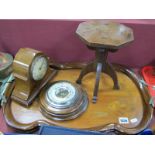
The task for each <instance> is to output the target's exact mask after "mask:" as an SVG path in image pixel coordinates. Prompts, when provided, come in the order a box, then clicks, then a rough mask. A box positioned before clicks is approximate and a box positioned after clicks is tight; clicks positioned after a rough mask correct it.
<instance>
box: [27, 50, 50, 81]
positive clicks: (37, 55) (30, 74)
mask: <svg viewBox="0 0 155 155" xmlns="http://www.w3.org/2000/svg"><path fill="white" fill-rule="evenodd" d="M37 57H44V58H45V59H46V62H47V70H46V72H45V75H44V76H43V77H42V78H41V79H39V80H35V79H34V78H33V75H32V74H33V73H32V67H33V66H32V64H33V62H34V61H35V59H36V58H37ZM48 68H49V60H48V58H47V56H46V55H44V54H43V53H38V54H36V55H35V56H34V58H33V60H32V61H31V64H30V66H29V76H30V80H33V81H35V82H39V81H41V80H43V79H44V78H45V76H46V74H47V72H48Z"/></svg>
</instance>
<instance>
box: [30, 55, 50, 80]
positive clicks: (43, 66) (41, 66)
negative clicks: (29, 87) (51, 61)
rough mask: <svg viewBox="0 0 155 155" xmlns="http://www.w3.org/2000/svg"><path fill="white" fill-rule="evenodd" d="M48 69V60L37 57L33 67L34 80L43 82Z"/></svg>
mask: <svg viewBox="0 0 155 155" xmlns="http://www.w3.org/2000/svg"><path fill="white" fill-rule="evenodd" d="M47 69H48V60H47V59H46V58H45V57H44V56H37V57H36V58H35V59H34V60H33V62H32V66H31V75H32V78H33V80H35V81H39V80H41V79H42V78H43V77H44V76H45V74H46V72H47Z"/></svg>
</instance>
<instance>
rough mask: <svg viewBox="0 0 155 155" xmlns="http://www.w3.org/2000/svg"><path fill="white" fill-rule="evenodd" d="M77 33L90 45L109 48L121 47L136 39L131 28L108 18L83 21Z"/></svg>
mask: <svg viewBox="0 0 155 155" xmlns="http://www.w3.org/2000/svg"><path fill="white" fill-rule="evenodd" d="M76 34H77V35H78V36H79V37H80V39H81V40H82V41H84V42H85V44H86V45H88V46H91V47H101V48H109V49H119V48H121V47H122V46H123V45H125V44H128V43H130V42H131V41H133V40H134V35H133V31H132V29H131V28H129V27H127V26H125V25H123V24H119V23H116V22H112V21H108V20H92V21H86V22H82V23H81V24H79V26H78V28H77V30H76Z"/></svg>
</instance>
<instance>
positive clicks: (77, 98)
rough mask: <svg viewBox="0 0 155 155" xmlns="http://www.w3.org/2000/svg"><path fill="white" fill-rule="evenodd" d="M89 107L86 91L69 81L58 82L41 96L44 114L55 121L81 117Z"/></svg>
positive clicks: (41, 106) (48, 87)
mask: <svg viewBox="0 0 155 155" xmlns="http://www.w3.org/2000/svg"><path fill="white" fill-rule="evenodd" d="M87 106H88V97H87V93H86V91H84V90H83V89H82V87H80V86H79V85H78V84H74V83H71V82H69V81H56V82H53V83H51V84H50V85H49V86H47V87H46V88H45V89H44V90H43V91H42V92H41V94H40V109H41V112H42V114H43V115H44V116H45V117H47V118H49V119H53V120H70V119H75V118H77V117H78V116H80V115H81V114H82V113H83V112H84V111H85V110H86V109H87Z"/></svg>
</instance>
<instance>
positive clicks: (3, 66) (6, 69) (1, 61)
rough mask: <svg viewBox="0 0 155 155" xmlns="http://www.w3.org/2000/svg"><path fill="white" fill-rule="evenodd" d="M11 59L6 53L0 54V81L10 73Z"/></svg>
mask: <svg viewBox="0 0 155 155" xmlns="http://www.w3.org/2000/svg"><path fill="white" fill-rule="evenodd" d="M12 63H13V57H12V56H11V55H10V54H8V53H3V52H0V81H1V80H3V79H5V78H6V77H7V76H8V75H9V74H10V73H11V72H12Z"/></svg>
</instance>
